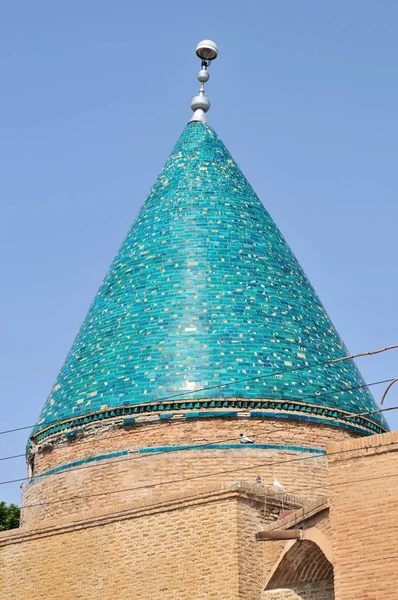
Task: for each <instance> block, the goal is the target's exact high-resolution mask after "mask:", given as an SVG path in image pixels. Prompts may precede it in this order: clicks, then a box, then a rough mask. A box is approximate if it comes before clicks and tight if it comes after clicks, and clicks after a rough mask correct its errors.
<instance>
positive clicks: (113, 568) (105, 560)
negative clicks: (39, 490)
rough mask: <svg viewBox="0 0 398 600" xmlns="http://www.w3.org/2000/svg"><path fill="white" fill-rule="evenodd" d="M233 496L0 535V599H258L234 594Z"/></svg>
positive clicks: (235, 501) (139, 508) (140, 507)
mask: <svg viewBox="0 0 398 600" xmlns="http://www.w3.org/2000/svg"><path fill="white" fill-rule="evenodd" d="M240 501H245V500H244V499H240V496H239V492H238V491H236V490H235V491H224V492H215V491H213V492H210V491H208V492H207V493H203V494H202V495H200V494H199V495H197V496H196V497H185V498H184V497H181V496H180V497H175V498H174V499H168V500H164V502H163V503H162V504H161V505H156V506H151V505H149V504H144V503H142V504H141V505H138V504H137V505H136V506H135V508H134V507H131V506H130V507H128V508H126V510H125V511H124V512H122V513H120V514H119V515H114V516H112V517H111V516H107V517H104V516H93V515H90V517H89V518H88V519H87V520H85V521H76V522H73V521H69V522H66V521H64V522H63V523H57V524H55V525H54V526H52V527H38V528H35V529H27V528H25V529H21V530H15V531H12V532H4V533H2V534H0V598H1V600H39V599H40V600H41V599H42V600H98V598H101V600H137V599H138V598H139V599H140V600H154V599H159V600H160V599H162V600H210V599H211V600H240V599H241V600H243V598H244V600H257V599H258V595H257V596H254V595H250V594H249V595H246V596H242V595H241V593H240V591H239V587H240V585H239V567H238V528H237V512H238V504H239V502H240Z"/></svg>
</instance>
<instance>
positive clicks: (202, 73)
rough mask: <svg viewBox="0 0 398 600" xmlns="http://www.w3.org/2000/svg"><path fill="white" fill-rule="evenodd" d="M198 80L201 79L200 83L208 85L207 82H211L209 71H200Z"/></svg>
mask: <svg viewBox="0 0 398 600" xmlns="http://www.w3.org/2000/svg"><path fill="white" fill-rule="evenodd" d="M198 79H199V81H200V83H206V81H209V79H210V73H209V71H207V70H206V69H202V70H201V71H199V73H198Z"/></svg>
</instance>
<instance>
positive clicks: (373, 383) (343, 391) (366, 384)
mask: <svg viewBox="0 0 398 600" xmlns="http://www.w3.org/2000/svg"><path fill="white" fill-rule="evenodd" d="M393 381H395V379H394V378H390V379H382V380H380V381H373V382H371V383H364V384H362V385H356V386H351V387H346V388H344V389H340V390H332V391H330V392H324V393H323V394H311V395H310V396H304V397H302V398H300V400H297V402H302V401H303V400H309V399H311V398H322V397H324V396H331V395H332V394H342V393H345V392H349V391H352V390H357V389H363V388H367V387H371V386H374V385H381V384H383V383H390V382H393ZM393 408H394V407H393ZM387 410H391V409H376V410H372V411H367V412H363V413H347V414H348V415H349V416H347V419H352V418H355V417H361V416H366V415H370V414H374V413H379V412H386V411H387ZM351 415H352V416H351ZM292 418H294V417H292ZM166 424H167V425H168V426H170V425H176V424H181V421H166V423H162V424H161V425H160V424H159V423H157V422H153V423H151V422H148V421H143V422H142V423H136V425H137V426H142V427H144V426H145V427H151V431H153V430H154V429H164V427H165V425H166ZM2 433H6V432H2ZM87 443H90V444H92V440H91V439H88V440H81V441H80V442H79V447H80V446H81V445H82V444H87ZM24 456H26V454H25V453H24V454H16V455H14V456H3V457H0V461H2V460H11V459H14V458H22V457H24Z"/></svg>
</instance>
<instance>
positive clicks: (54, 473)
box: [0, 406, 398, 485]
mask: <svg viewBox="0 0 398 600" xmlns="http://www.w3.org/2000/svg"><path fill="white" fill-rule="evenodd" d="M393 409H398V406H396V407H390V408H389V409H384V410H393ZM231 440H236V438H235V437H234V438H229V439H227V440H224V441H222V440H221V441H212V442H208V441H206V443H203V444H199V445H198V447H199V448H200V447H206V446H211V445H214V444H220V443H221V444H222V443H224V442H225V441H231ZM184 450H186V449H185V448H176V449H175V450H164V451H163V450H161V451H160V452H148V453H146V454H141V455H139V456H130V457H129V456H128V457H127V458H122V459H118V460H112V459H110V460H112V463H109V462H106V463H100V464H90V465H85V466H82V467H75V468H73V467H72V468H70V469H68V468H65V469H62V470H60V471H55V472H53V473H39V474H38V475H34V476H33V477H20V478H18V479H10V480H7V481H0V485H8V484H11V483H21V482H22V481H31V480H38V479H42V478H43V477H50V476H54V475H62V474H64V473H65V472H67V473H72V472H74V471H83V470H86V469H94V468H100V467H106V466H109V464H117V463H120V462H126V461H129V460H139V459H142V458H147V457H148V456H153V455H156V456H158V455H160V454H166V453H167V454H170V453H171V452H181V451H184ZM132 452H134V450H133V451H131V453H132ZM309 458H314V457H313V456H311V457H309ZM299 460H306V458H302V459H299ZM288 462H290V461H288ZM272 464H275V463H272ZM258 466H261V465H258ZM247 468H255V466H254V467H247ZM238 470H240V469H238ZM228 472H229V471H228Z"/></svg>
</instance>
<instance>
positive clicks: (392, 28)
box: [0, 0, 398, 501]
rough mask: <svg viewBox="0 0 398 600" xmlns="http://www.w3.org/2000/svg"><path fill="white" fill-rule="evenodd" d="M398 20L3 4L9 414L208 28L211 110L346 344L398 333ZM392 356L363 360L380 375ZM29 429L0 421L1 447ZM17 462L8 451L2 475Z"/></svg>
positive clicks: (217, 6) (53, 347)
mask: <svg viewBox="0 0 398 600" xmlns="http://www.w3.org/2000/svg"><path fill="white" fill-rule="evenodd" d="M397 22H398V3H397V2H396V1H395V0H390V1H389V0H383V1H382V2H375V1H374V0H351V1H349V2H347V0H331V1H330V2H319V1H318V0H307V1H306V2H297V1H296V0H284V1H283V2H280V1H277V0H272V1H266V0H259V1H257V2H255V1H250V0H246V1H245V2H237V1H235V0H228V1H226V0H223V1H215V2H213V3H203V8H200V6H199V5H195V4H193V3H192V2H191V3H189V2H188V3H187V2H185V1H184V2H183V1H182V0H181V1H176V0H174V1H168V2H160V1H158V2H154V1H150V0H149V1H148V2H140V3H138V2H132V1H129V0H116V1H115V0H114V1H113V2H111V1H109V0H107V1H105V0H95V1H94V0H69V2H53V1H52V0H48V1H44V0H36V1H35V2H31V1H28V0H21V1H20V2H4V3H2V6H1V7H0V49H1V53H0V61H1V64H0V73H1V82H2V93H1V95H0V121H1V123H0V125H1V131H2V141H1V145H0V171H1V173H0V186H1V195H0V202H1V219H0V244H1V257H2V268H1V283H0V285H1V296H0V302H1V313H0V314H1V345H0V352H1V360H0V368H1V373H0V377H1V409H2V410H1V429H2V430H3V429H7V428H13V427H18V426H23V425H29V424H32V423H34V422H35V420H36V418H37V415H38V413H39V411H40V409H41V407H42V405H43V403H44V401H45V399H46V397H47V394H48V392H49V390H50V388H51V386H52V384H53V382H54V380H55V377H56V375H57V373H58V371H59V369H60V367H61V365H62V363H63V361H64V358H65V356H66V354H67V352H68V350H69V348H70V346H71V344H72V341H73V339H74V336H75V335H76V333H77V331H78V328H79V326H80V324H81V322H82V320H83V318H84V316H85V313H86V311H87V309H88V306H89V304H90V303H91V300H92V299H93V297H94V294H95V293H96V290H97V288H98V286H99V284H100V283H101V280H102V278H103V276H104V274H105V272H106V270H107V268H108V266H109V264H110V262H111V260H112V258H113V256H114V254H115V253H116V251H117V249H118V247H119V245H120V243H121V241H122V239H123V237H124V235H125V233H126V231H127V229H128V228H129V226H130V224H131V222H132V221H133V219H134V218H135V216H136V214H137V211H138V209H139V207H140V206H141V204H142V203H143V201H144V199H145V196H146V194H147V192H148V190H149V188H150V187H151V185H152V182H153V180H154V179H155V177H156V175H157V173H158V172H159V170H160V169H161V168H162V166H163V164H164V162H165V160H166V158H167V156H168V154H169V152H170V151H171V150H172V147H173V145H174V143H175V141H176V140H177V138H178V136H179V135H180V132H181V131H182V129H183V127H184V125H185V123H186V122H187V120H188V119H189V117H190V109H189V103H190V100H191V97H192V96H193V95H195V94H196V92H197V89H198V82H197V80H196V73H197V70H198V61H197V59H196V57H195V52H194V51H195V47H196V44H197V42H198V41H199V40H201V39H203V38H212V39H214V40H215V41H216V42H217V43H218V44H219V48H220V55H219V58H218V59H217V61H216V62H215V63H214V65H212V67H211V79H210V82H209V84H208V86H207V92H208V96H209V98H210V100H211V102H212V109H211V111H210V113H209V121H210V122H211V124H212V126H213V127H214V128H215V129H216V131H217V133H218V134H219V135H220V136H221V137H222V139H223V141H224V143H225V144H226V146H227V147H228V149H229V150H230V151H231V153H232V155H233V156H234V158H235V159H236V160H237V162H238V164H239V165H240V167H241V168H242V170H243V172H244V173H245V175H246V176H247V177H248V179H249V181H250V182H251V183H252V185H253V187H254V189H255V190H256V192H257V193H258V195H259V196H260V198H261V199H262V201H263V203H264V204H265V206H266V208H267V209H268V210H269V212H270V213H271V214H272V216H273V217H274V219H275V220H276V222H277V224H278V226H279V227H280V228H281V230H282V232H283V233H284V235H285V237H286V238H287V240H288V242H289V243H290V245H291V247H292V248H293V251H294V252H295V253H296V255H297V257H298V259H299V260H300V262H301V264H302V265H303V267H304V269H305V271H306V273H307V275H308V277H309V279H310V280H311V282H312V284H313V285H314V287H315V289H316V290H317V292H318V294H319V296H320V298H321V300H322V301H323V303H324V305H325V306H326V309H327V310H328V312H329V314H330V316H331V317H332V320H333V321H334V323H335V325H336V327H337V329H338V330H339V332H340V334H341V335H342V337H343V339H344V341H345V342H346V344H347V346H348V348H349V350H350V351H351V352H361V351H366V350H372V349H375V348H379V347H383V346H387V345H390V344H395V343H398V327H397V321H396V293H397V285H398V284H397V281H396V270H397V269H396V262H397V244H396V238H397V221H398V202H397V139H398V121H397V105H398V80H397V72H396V59H397V55H398V37H397V35H396V28H397ZM397 362H398V351H395V352H394V351H393V352H389V353H386V354H384V355H381V356H379V357H374V358H365V359H360V361H358V365H359V367H360V369H361V370H362V373H363V374H364V376H365V379H366V380H367V381H368V382H371V381H375V380H379V379H384V378H388V377H396V376H398V368H397V367H396V365H397ZM373 390H374V395H375V398H376V399H377V400H379V399H380V396H381V394H382V391H383V389H382V388H379V387H378V388H373ZM386 404H389V405H394V404H398V385H397V387H396V388H395V389H394V388H393V389H392V391H391V394H390V396H389V398H388V400H387V402H386ZM397 413H398V411H397V412H396V413H390V414H391V416H390V417H389V422H390V425H391V427H392V428H396V427H397V426H398V414H397ZM28 433H29V432H28V431H26V432H21V433H20V434H12V435H4V436H0V456H7V455H10V454H19V453H21V452H23V451H24V445H25V441H26V439H27V435H28ZM24 475H25V466H24V461H23V459H18V460H13V461H3V462H0V480H4V479H9V478H14V477H20V476H21V477H22V476H24ZM19 492H20V490H19V485H18V484H13V485H8V486H1V489H0V500H1V499H5V500H7V501H19Z"/></svg>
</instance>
